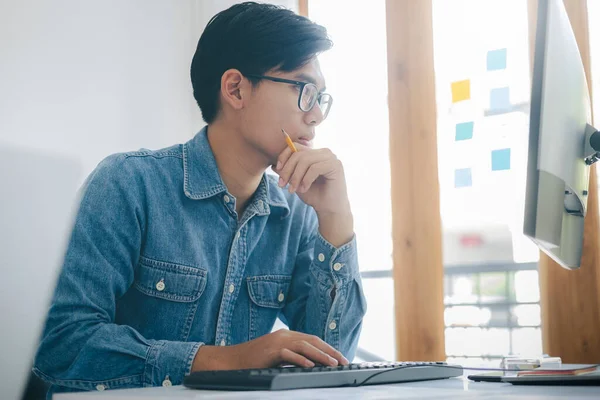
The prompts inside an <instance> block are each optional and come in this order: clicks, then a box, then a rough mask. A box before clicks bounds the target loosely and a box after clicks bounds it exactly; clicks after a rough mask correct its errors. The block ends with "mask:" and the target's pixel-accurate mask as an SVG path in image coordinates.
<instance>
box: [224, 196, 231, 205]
mask: <svg viewBox="0 0 600 400" xmlns="http://www.w3.org/2000/svg"><path fill="white" fill-rule="evenodd" d="M223 201H224V202H225V203H229V202H230V201H231V199H230V198H229V196H227V195H225V196H223Z"/></svg>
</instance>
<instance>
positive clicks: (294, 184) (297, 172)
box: [279, 152, 323, 193]
mask: <svg viewBox="0 0 600 400" xmlns="http://www.w3.org/2000/svg"><path fill="white" fill-rule="evenodd" d="M322 158H323V156H322V155H321V154H319V153H315V152H310V153H308V152H306V153H303V154H300V153H294V154H292V156H291V157H290V158H289V159H288V161H287V162H286V163H285V164H284V166H283V169H282V170H281V171H280V173H279V178H280V179H279V186H280V187H283V186H285V185H287V184H288V183H289V185H290V187H289V191H290V193H294V192H295V191H296V190H297V189H298V186H300V183H301V182H302V179H303V178H304V174H306V171H308V168H310V166H311V165H312V164H315V163H317V162H320V161H321V160H322Z"/></svg>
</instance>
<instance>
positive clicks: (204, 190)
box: [183, 126, 290, 217]
mask: <svg viewBox="0 0 600 400" xmlns="http://www.w3.org/2000/svg"><path fill="white" fill-rule="evenodd" d="M207 131H208V130H207V127H206V126H205V127H204V128H202V130H201V131H200V132H198V133H197V134H196V136H194V138H192V140H190V141H189V142H187V143H185V144H184V145H183V191H184V193H185V195H186V196H187V197H188V198H190V199H192V200H202V199H207V198H209V197H213V196H216V195H218V194H220V193H224V192H227V188H226V187H225V184H224V183H223V180H222V179H221V175H220V174H219V169H218V167H217V162H216V160H215V157H214V154H213V152H212V149H211V147H210V143H209V142H208V135H207ZM259 200H260V201H259ZM248 207H254V208H255V210H256V212H257V214H259V215H268V214H269V213H270V207H275V208H277V209H280V210H281V211H282V212H283V216H284V217H286V216H288V215H289V213H290V208H289V205H288V201H287V199H286V197H285V194H284V193H283V189H281V188H280V187H279V186H278V185H277V180H276V178H275V177H273V176H270V175H268V174H266V173H265V174H263V177H262V179H261V181H260V184H259V185H258V188H257V190H256V193H255V195H254V197H253V201H252V202H251V203H250V204H249V205H248Z"/></svg>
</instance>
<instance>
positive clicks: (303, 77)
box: [294, 73, 327, 93]
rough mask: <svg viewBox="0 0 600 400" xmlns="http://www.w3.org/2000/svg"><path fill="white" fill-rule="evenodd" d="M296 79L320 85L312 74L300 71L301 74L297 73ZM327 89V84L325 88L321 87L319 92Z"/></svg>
mask: <svg viewBox="0 0 600 400" xmlns="http://www.w3.org/2000/svg"><path fill="white" fill-rule="evenodd" d="M294 79H296V80H299V81H305V82H310V83H312V84H313V85H315V86H319V85H318V84H317V81H316V80H315V79H314V78H313V77H312V76H310V75H307V74H305V73H300V74H298V75H296V76H295V77H294ZM326 89H327V86H323V89H321V90H320V91H319V92H320V93H322V92H324V91H325V90H326Z"/></svg>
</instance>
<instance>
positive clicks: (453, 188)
mask: <svg viewBox="0 0 600 400" xmlns="http://www.w3.org/2000/svg"><path fill="white" fill-rule="evenodd" d="M433 27H434V63H435V75H436V99H437V110H438V115H437V118H438V120H437V122H438V123H437V128H438V154H439V164H438V165H439V180H440V207H441V215H442V226H443V246H444V265H445V271H446V272H445V275H446V276H445V305H446V308H445V313H444V317H445V324H446V353H447V355H448V357H449V359H450V360H451V361H455V362H460V363H463V364H465V363H470V362H471V363H478V364H481V363H495V364H497V361H498V358H499V357H501V356H503V355H506V354H519V353H521V354H523V353H525V354H541V352H542V350H541V329H540V306H539V285H538V275H537V261H538V257H539V251H538V249H537V247H536V246H535V245H534V244H533V243H532V242H531V241H530V240H529V239H527V238H526V237H524V236H523V235H522V226H523V207H524V194H525V190H524V188H525V171H526V165H527V143H528V129H529V97H530V77H529V76H530V70H529V37H528V18H527V2H526V1H522V0H486V1H480V0H455V1H451V2H448V1H444V0H434V1H433Z"/></svg>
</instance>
